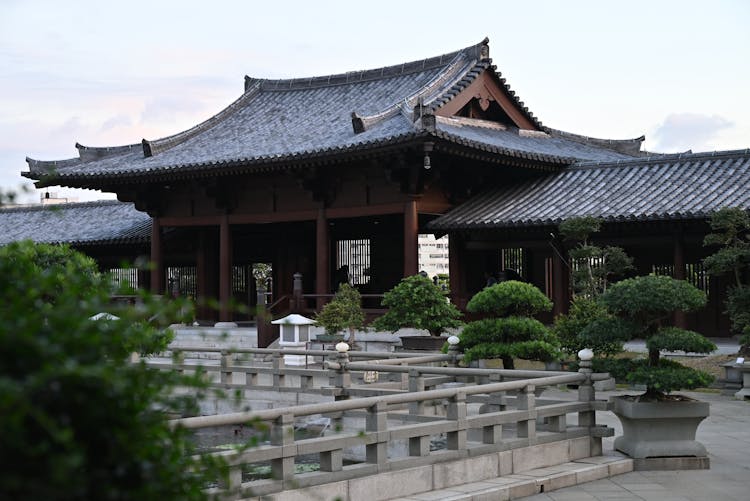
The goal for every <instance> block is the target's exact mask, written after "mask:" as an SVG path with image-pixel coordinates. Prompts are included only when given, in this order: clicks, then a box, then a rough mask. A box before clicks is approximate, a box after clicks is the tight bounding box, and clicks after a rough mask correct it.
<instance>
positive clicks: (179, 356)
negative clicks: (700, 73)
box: [172, 348, 185, 374]
mask: <svg viewBox="0 0 750 501" xmlns="http://www.w3.org/2000/svg"><path fill="white" fill-rule="evenodd" d="M184 363H185V352H183V351H182V350H179V349H175V348H172V364H173V365H175V366H176V368H175V372H177V374H184V373H185V369H183V368H182V365H183V364H184Z"/></svg>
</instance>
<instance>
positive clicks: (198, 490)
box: [0, 242, 226, 500]
mask: <svg viewBox="0 0 750 501" xmlns="http://www.w3.org/2000/svg"><path fill="white" fill-rule="evenodd" d="M89 264H90V262H89V261H88V260H87V259H86V258H84V257H83V256H81V255H80V254H78V253H76V252H73V251H70V250H69V249H66V248H64V247H51V246H46V245H34V244H32V243H31V242H21V243H13V244H10V245H8V246H6V247H4V248H2V249H0V304H2V305H3V307H2V308H0V352H2V353H3V357H1V358H0V428H2V430H3V433H2V435H0V462H1V463H2V464H3V468H2V470H0V498H3V499H51V500H55V499H121V500H127V499H139V500H140V499H161V500H171V499H174V500H178V499H179V500H182V499H204V498H205V495H204V493H203V492H202V489H203V487H204V486H205V485H206V482H207V481H208V480H209V479H216V478H217V476H218V475H219V469H218V468H219V464H218V463H213V462H212V460H210V459H196V458H194V457H193V453H194V449H193V447H192V445H191V442H190V441H189V440H188V435H187V431H186V430H183V429H172V428H170V426H169V424H168V422H167V419H166V416H167V414H176V415H188V414H193V413H195V412H196V410H197V405H196V397H197V396H199V395H200V392H202V391H203V389H204V387H205V386H204V385H203V383H202V381H201V377H200V375H196V376H190V377H188V376H180V375H177V374H176V373H172V372H167V371H158V370H155V369H149V368H148V367H146V365H145V364H142V363H137V364H131V363H129V362H128V356H129V354H130V353H131V351H132V350H133V348H134V347H136V346H142V345H149V346H150V343H151V341H150V340H149V337H150V336H151V335H152V334H153V329H154V328H153V327H149V325H148V323H147V322H138V321H134V322H130V319H129V318H124V319H123V320H91V319H90V317H91V316H92V315H94V314H95V313H99V312H103V311H106V310H107V308H108V307H109V304H108V299H109V298H108V293H109V288H110V285H109V283H108V281H107V280H106V278H105V277H103V276H101V275H100V274H98V273H96V272H94V271H93V270H92V268H91V267H90V266H89ZM142 308H148V305H144V306H143V307H142ZM121 313H123V314H124V313H125V312H121ZM149 313H150V315H149ZM155 313H156V312H146V311H140V312H139V313H138V315H146V316H147V318H148V317H151V316H153V314H155ZM177 385H179V386H181V387H188V388H191V387H192V388H194V391H191V392H180V393H179V394H178V393H175V392H173V391H171V390H172V389H173V388H175V387H176V386H177ZM222 471H223V472H225V471H226V470H222Z"/></svg>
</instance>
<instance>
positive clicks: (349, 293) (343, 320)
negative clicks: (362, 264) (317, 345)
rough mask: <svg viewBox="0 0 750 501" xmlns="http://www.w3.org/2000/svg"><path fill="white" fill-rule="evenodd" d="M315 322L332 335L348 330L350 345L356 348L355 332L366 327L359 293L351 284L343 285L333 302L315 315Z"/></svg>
mask: <svg viewBox="0 0 750 501" xmlns="http://www.w3.org/2000/svg"><path fill="white" fill-rule="evenodd" d="M315 321H316V322H317V323H318V325H320V326H322V327H323V328H325V330H326V334H330V335H333V334H338V333H339V332H341V331H343V330H346V329H348V330H349V345H350V346H354V332H355V331H356V330H357V329H361V328H362V327H364V325H365V313H364V311H362V296H361V295H360V294H359V291H358V290H357V289H355V288H354V287H352V286H351V285H349V284H341V286H340V287H339V290H338V292H336V295H334V296H333V299H332V300H331V302H330V303H328V304H326V305H325V306H323V309H322V310H320V312H319V313H318V314H317V315H315Z"/></svg>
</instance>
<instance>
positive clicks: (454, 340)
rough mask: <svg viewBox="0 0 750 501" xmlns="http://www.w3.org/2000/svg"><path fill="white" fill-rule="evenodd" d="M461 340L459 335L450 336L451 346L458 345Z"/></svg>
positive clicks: (449, 342)
mask: <svg viewBox="0 0 750 501" xmlns="http://www.w3.org/2000/svg"><path fill="white" fill-rule="evenodd" d="M460 341H461V340H460V339H459V338H458V336H450V337H449V338H448V344H449V345H451V346H456V345H457V344H458V343H459V342H460Z"/></svg>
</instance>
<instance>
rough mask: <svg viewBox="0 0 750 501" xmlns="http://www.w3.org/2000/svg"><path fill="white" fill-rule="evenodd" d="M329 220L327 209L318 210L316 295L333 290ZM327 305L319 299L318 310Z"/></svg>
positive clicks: (316, 229) (322, 299)
mask: <svg viewBox="0 0 750 501" xmlns="http://www.w3.org/2000/svg"><path fill="white" fill-rule="evenodd" d="M328 238H329V237H328V219H327V218H326V211H325V209H323V208H321V209H318V219H317V221H316V225H315V293H316V294H328V293H329V292H330V290H331V283H330V282H331V271H330V269H329V266H330V265H329V263H330V256H329V241H328ZM324 304H325V298H323V297H318V299H317V301H316V307H317V309H321V308H322V307H323V305H324Z"/></svg>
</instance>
